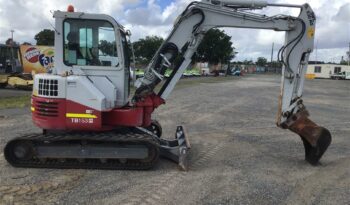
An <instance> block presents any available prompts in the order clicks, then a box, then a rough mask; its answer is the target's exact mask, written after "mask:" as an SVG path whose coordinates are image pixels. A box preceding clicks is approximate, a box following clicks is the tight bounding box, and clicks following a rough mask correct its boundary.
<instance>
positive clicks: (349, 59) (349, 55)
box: [348, 42, 350, 66]
mask: <svg viewBox="0 0 350 205" xmlns="http://www.w3.org/2000/svg"><path fill="white" fill-rule="evenodd" d="M348 66H350V42H349V51H348Z"/></svg>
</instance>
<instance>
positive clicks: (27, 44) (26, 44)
mask: <svg viewBox="0 0 350 205" xmlns="http://www.w3.org/2000/svg"><path fill="white" fill-rule="evenodd" d="M22 45H25V46H31V45H32V44H31V43H29V42H23V43H22Z"/></svg>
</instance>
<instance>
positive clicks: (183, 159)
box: [139, 126, 191, 171]
mask: <svg viewBox="0 0 350 205" xmlns="http://www.w3.org/2000/svg"><path fill="white" fill-rule="evenodd" d="M139 129H141V130H143V131H144V132H147V133H149V134H151V135H152V136H153V138H154V139H157V141H158V143H159V150H160V156H161V157H164V158H166V159H169V160H171V161H174V162H176V163H178V165H179V168H180V170H182V171H187V170H188V166H189V164H188V156H189V152H190V149H191V145H190V142H189V140H188V138H187V136H186V133H185V129H184V128H183V126H177V128H176V133H175V139H173V140H167V139H162V138H159V137H158V136H157V135H155V134H153V133H152V132H150V131H148V130H146V129H145V128H139Z"/></svg>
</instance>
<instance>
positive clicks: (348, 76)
mask: <svg viewBox="0 0 350 205" xmlns="http://www.w3.org/2000/svg"><path fill="white" fill-rule="evenodd" d="M331 79H333V80H350V72H347V71H343V72H340V73H336V74H333V75H331Z"/></svg>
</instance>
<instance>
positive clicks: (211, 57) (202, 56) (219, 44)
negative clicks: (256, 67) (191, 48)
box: [193, 29, 236, 64]
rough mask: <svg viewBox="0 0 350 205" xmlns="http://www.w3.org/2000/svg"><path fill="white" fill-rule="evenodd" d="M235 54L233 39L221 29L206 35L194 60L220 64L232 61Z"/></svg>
mask: <svg viewBox="0 0 350 205" xmlns="http://www.w3.org/2000/svg"><path fill="white" fill-rule="evenodd" d="M235 54H236V53H235V52H234V48H233V47H232V42H231V37H230V36H228V35H226V34H225V33H224V32H223V31H221V30H219V29H211V30H209V31H208V32H207V33H206V34H205V36H204V38H203V40H202V42H201V44H200V45H199V46H198V49H197V52H196V54H195V55H194V57H193V59H194V60H195V61H202V62H209V64H218V63H226V62H228V61H230V60H231V59H233V58H234V57H235Z"/></svg>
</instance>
